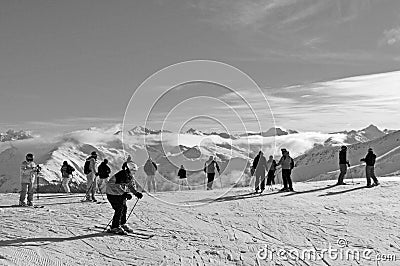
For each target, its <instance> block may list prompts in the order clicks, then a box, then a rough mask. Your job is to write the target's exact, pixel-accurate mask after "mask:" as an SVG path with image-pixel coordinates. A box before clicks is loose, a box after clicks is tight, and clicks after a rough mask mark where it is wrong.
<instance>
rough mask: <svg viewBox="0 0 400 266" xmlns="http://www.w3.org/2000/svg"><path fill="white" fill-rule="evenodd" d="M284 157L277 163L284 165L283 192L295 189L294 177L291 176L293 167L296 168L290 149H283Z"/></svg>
mask: <svg viewBox="0 0 400 266" xmlns="http://www.w3.org/2000/svg"><path fill="white" fill-rule="evenodd" d="M281 152H282V157H281V159H280V160H279V162H278V163H277V166H279V165H280V166H282V181H283V188H282V189H281V190H280V191H282V192H286V191H293V186H292V179H291V177H290V175H291V173H292V169H293V168H294V165H295V164H294V160H293V159H292V157H290V155H289V151H288V150H286V149H281Z"/></svg>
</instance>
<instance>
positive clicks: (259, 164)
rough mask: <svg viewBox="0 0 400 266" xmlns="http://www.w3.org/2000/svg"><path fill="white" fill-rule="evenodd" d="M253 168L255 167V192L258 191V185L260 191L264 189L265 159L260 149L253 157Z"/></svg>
mask: <svg viewBox="0 0 400 266" xmlns="http://www.w3.org/2000/svg"><path fill="white" fill-rule="evenodd" d="M253 169H255V171H254V173H255V175H256V183H255V189H256V193H258V190H259V189H260V187H261V193H262V192H263V191H264V189H265V171H266V170H267V159H266V158H265V156H264V153H263V152H262V151H259V152H258V154H257V156H256V157H255V158H254V161H253ZM260 184H261V186H260Z"/></svg>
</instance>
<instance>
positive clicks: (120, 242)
mask: <svg viewBox="0 0 400 266" xmlns="http://www.w3.org/2000/svg"><path fill="white" fill-rule="evenodd" d="M359 181H360V182H361V184H357V185H354V186H334V187H328V188H327V187H326V185H327V184H329V183H332V182H335V181H323V182H312V183H295V185H294V186H295V189H296V191H297V192H293V193H277V192H276V191H266V192H264V193H263V194H261V195H254V194H253V195H250V194H248V193H249V191H250V189H249V188H237V189H233V190H231V191H230V192H229V193H228V194H226V195H224V196H222V197H221V198H219V199H218V200H213V199H216V198H217V197H218V195H219V194H220V193H221V191H219V190H213V191H184V192H162V193H158V194H156V196H157V197H159V198H160V199H162V200H164V201H169V202H172V203H174V204H180V206H177V205H170V204H165V203H163V202H161V201H159V200H157V199H156V198H153V197H149V196H147V195H145V197H144V199H142V200H141V201H139V203H138V204H137V206H136V208H135V211H134V213H133V215H132V216H131V217H130V220H129V222H128V223H129V224H130V226H131V227H132V228H133V229H134V230H135V232H137V234H136V235H135V234H132V235H129V236H118V235H110V234H106V233H103V232H102V229H101V228H98V227H95V226H105V225H106V224H107V223H108V221H109V220H110V219H111V217H112V214H113V211H112V209H111V206H110V205H109V204H94V203H82V202H79V201H78V200H77V199H79V197H77V195H71V196H68V195H66V194H64V195H63V196H62V197H57V195H54V194H53V195H41V198H40V199H39V200H36V197H35V203H37V204H40V205H45V207H44V208H43V209H32V208H16V207H10V206H11V205H13V204H15V202H17V201H18V195H17V194H0V202H1V206H0V215H1V222H0V224H1V226H0V265H44V266H50V265H325V266H326V265H400V218H399V217H400V202H399V200H398V193H399V189H400V178H398V177H396V178H393V177H391V178H380V181H381V184H382V185H381V186H378V187H374V188H364V186H365V180H363V179H360V180H359ZM59 195H61V194H59ZM79 196H80V195H79ZM82 196H83V195H82ZM199 203H203V205H199V206H192V205H193V204H199ZM132 206H133V201H132V202H128V213H129V212H130V208H131V207H132ZM148 235H154V236H153V237H150V238H148V239H147V236H148ZM340 238H343V239H346V241H347V244H348V248H349V249H351V248H353V249H354V248H358V249H371V250H374V251H375V252H380V253H381V254H395V255H396V256H397V259H398V261H397V262H378V261H367V260H362V261H360V262H357V261H334V260H331V259H330V258H329V257H325V258H324V259H323V260H318V261H310V260H304V259H303V258H301V257H297V258H296V257H291V258H289V259H288V260H285V259H284V258H279V257H278V256H277V254H276V253H274V255H275V256H274V259H273V261H266V260H261V259H259V258H257V252H258V251H259V249H260V248H262V247H263V246H264V245H268V247H270V248H273V249H284V250H287V251H291V250H293V249H297V250H304V249H307V250H309V249H312V250H321V249H324V248H327V247H328V244H329V243H330V244H331V245H332V247H337V241H338V239H340Z"/></svg>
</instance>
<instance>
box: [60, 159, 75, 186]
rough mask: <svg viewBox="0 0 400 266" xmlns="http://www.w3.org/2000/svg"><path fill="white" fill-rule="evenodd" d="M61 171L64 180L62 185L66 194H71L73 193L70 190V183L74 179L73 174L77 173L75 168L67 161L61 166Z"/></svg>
mask: <svg viewBox="0 0 400 266" xmlns="http://www.w3.org/2000/svg"><path fill="white" fill-rule="evenodd" d="M60 171H61V175H62V178H63V180H62V183H61V185H62V187H63V188H64V190H65V192H66V193H70V192H71V191H70V189H69V185H68V183H69V180H70V178H71V177H72V172H74V171H75V168H73V167H72V166H71V165H69V164H68V162H67V161H64V162H63V165H62V166H61V169H60Z"/></svg>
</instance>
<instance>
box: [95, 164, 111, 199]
mask: <svg viewBox="0 0 400 266" xmlns="http://www.w3.org/2000/svg"><path fill="white" fill-rule="evenodd" d="M107 164H108V160H107V159H104V160H103V161H102V162H101V163H100V165H99V167H98V168H97V173H98V174H99V183H98V186H99V190H100V193H102V191H103V190H104V189H103V187H104V186H105V184H106V182H107V178H108V177H109V176H110V173H111V169H110V167H108V165H107Z"/></svg>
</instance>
